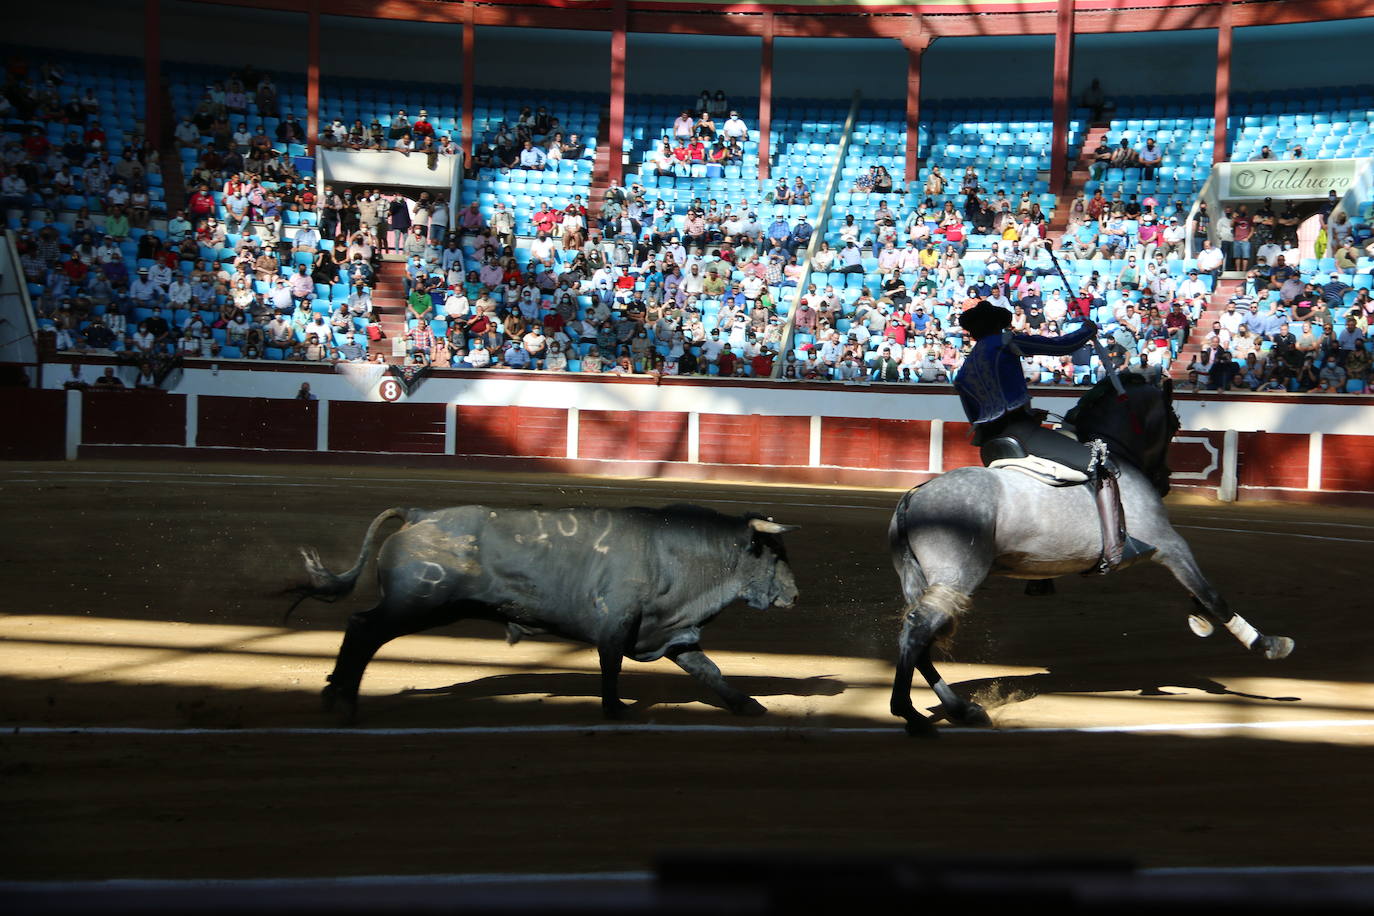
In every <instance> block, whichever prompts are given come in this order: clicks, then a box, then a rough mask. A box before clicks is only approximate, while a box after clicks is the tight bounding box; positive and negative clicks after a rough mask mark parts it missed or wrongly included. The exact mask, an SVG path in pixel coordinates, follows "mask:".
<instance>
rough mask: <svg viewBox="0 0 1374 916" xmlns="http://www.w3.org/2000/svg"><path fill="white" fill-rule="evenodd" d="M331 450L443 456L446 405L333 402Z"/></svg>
mask: <svg viewBox="0 0 1374 916" xmlns="http://www.w3.org/2000/svg"><path fill="white" fill-rule="evenodd" d="M329 449H330V451H341V452H397V453H404V452H409V453H411V454H420V455H442V454H443V453H444V405H443V404H418V403H416V404H388V403H385V402H380V403H379V402H374V401H330V402H329Z"/></svg>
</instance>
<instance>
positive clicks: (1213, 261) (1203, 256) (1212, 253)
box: [1184, 248, 1225, 282]
mask: <svg viewBox="0 0 1374 916" xmlns="http://www.w3.org/2000/svg"><path fill="white" fill-rule="evenodd" d="M1224 260H1225V256H1224V255H1223V254H1222V253H1221V249H1220V248H1204V249H1202V250H1201V251H1199V252H1198V253H1197V269H1198V270H1205V271H1207V272H1208V273H1211V272H1213V271H1215V270H1218V269H1219V268H1220V267H1221V264H1222V261H1224ZM1184 282H1187V281H1184Z"/></svg>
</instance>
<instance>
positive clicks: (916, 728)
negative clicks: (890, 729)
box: [906, 717, 940, 738]
mask: <svg viewBox="0 0 1374 916" xmlns="http://www.w3.org/2000/svg"><path fill="white" fill-rule="evenodd" d="M906 734H907V737H909V738H938V737H940V730H939V729H938V728H936V727H935V723H934V722H931V721H930V720H929V719H926V718H924V717H918V718H915V719H907V720H906Z"/></svg>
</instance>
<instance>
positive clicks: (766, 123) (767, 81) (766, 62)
mask: <svg viewBox="0 0 1374 916" xmlns="http://www.w3.org/2000/svg"><path fill="white" fill-rule="evenodd" d="M772 132H773V13H772V11H771V10H770V11H768V12H765V13H764V14H763V48H762V50H761V52H760V58H759V178H762V179H763V180H765V181H766V180H768V179H769V178H770V177H771V176H772V170H773V163H772V158H773V153H772V148H771V146H772V144H771V136H770V135H771V134H772Z"/></svg>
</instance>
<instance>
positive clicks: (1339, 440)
mask: <svg viewBox="0 0 1374 916" xmlns="http://www.w3.org/2000/svg"><path fill="white" fill-rule="evenodd" d="M1322 489H1323V490H1353V491H1356V492H1364V493H1370V492H1374V436H1342V435H1326V436H1322Z"/></svg>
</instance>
